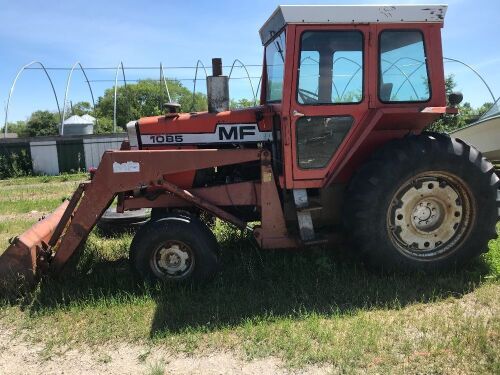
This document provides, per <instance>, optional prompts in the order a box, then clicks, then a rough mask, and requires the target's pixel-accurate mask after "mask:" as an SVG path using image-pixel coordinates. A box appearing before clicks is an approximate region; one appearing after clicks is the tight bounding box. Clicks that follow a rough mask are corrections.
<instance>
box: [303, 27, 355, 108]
mask: <svg viewBox="0 0 500 375" xmlns="http://www.w3.org/2000/svg"><path fill="white" fill-rule="evenodd" d="M298 67H299V68H298V78H299V79H298V87H297V103H299V104H304V105H318V104H346V103H347V104H348V103H359V102H360V101H361V99H362V97H363V34H362V33H361V32H359V31H306V32H304V33H303V34H302V36H301V41H300V60H299V63H298Z"/></svg>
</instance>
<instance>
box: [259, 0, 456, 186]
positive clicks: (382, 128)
mask: <svg viewBox="0 0 500 375" xmlns="http://www.w3.org/2000/svg"><path fill="white" fill-rule="evenodd" d="M446 9H447V7H446V6H444V5H432V6H421V5H394V6H380V5H367V6H364V5H362V6H337V5H307V6H294V5H287V6H279V7H278V8H277V9H276V11H275V12H274V13H273V14H272V15H271V17H270V18H269V19H268V20H267V22H266V23H265V24H264V26H262V28H261V29H260V37H261V40H262V44H263V45H264V47H265V52H264V69H263V84H262V93H261V103H262V104H267V105H270V106H272V107H273V108H274V109H275V111H276V112H278V113H279V114H280V129H279V130H280V131H281V133H282V139H283V143H282V154H283V161H284V165H285V166H286V167H285V168H284V176H283V178H284V184H285V185H286V186H287V187H289V188H297V187H302V188H311V187H323V186H325V185H327V184H329V183H331V182H332V181H340V182H341V181H345V180H346V179H347V178H349V177H350V175H349V173H348V172H347V173H346V171H348V170H350V168H346V167H348V166H349V165H351V166H353V165H355V164H356V160H361V159H363V158H364V156H365V155H368V154H369V153H371V152H372V151H373V150H374V148H375V147H377V146H379V145H381V144H382V143H384V142H387V141H388V140H390V139H391V138H396V137H401V136H402V135H403V134H404V133H408V132H415V133H419V132H420V131H421V130H422V129H423V128H424V127H425V126H426V125H427V124H429V123H430V122H431V121H432V118H436V117H437V116H439V114H440V113H442V112H444V111H445V106H446V98H445V85H444V72H443V56H442V50H441V28H442V26H443V21H444V16H445V13H446ZM436 107H438V108H440V109H436ZM361 145H363V147H362V148H363V151H362V152H361V154H360V153H357V155H354V151H355V150H356V149H358V148H360V146H361ZM353 157H354V158H353Z"/></svg>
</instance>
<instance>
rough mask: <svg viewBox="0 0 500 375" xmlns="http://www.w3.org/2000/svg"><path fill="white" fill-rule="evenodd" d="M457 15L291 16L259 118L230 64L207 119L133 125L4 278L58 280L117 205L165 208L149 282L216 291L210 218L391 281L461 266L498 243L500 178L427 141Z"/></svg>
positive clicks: (145, 239)
mask: <svg viewBox="0 0 500 375" xmlns="http://www.w3.org/2000/svg"><path fill="white" fill-rule="evenodd" d="M445 12H446V6H442V5H429V6H423V5H402V6H397V5H395V6H334V5H319V6H280V7H278V8H277V9H276V11H275V12H274V13H273V14H272V16H271V17H270V18H269V19H268V20H267V21H266V23H265V24H264V26H263V27H262V28H261V29H260V36H261V39H262V43H263V45H264V62H263V65H264V66H263V72H262V90H261V96H260V105H259V106H256V107H253V108H246V109H241V110H229V109H228V103H229V94H228V91H229V90H228V78H227V77H225V76H223V75H222V64H221V62H220V60H219V59H214V61H213V64H212V65H213V75H212V76H210V77H208V79H207V97H208V102H209V103H208V108H209V110H208V112H197V113H178V109H179V105H177V104H175V103H167V104H166V114H165V115H163V116H155V117H147V118H142V119H140V120H138V121H133V122H131V123H129V124H128V125H127V132H128V138H129V140H128V142H124V144H123V146H122V148H121V150H119V151H107V152H106V153H105V154H104V156H103V158H102V161H101V163H100V165H99V167H98V169H97V170H96V171H95V172H94V173H92V174H91V180H90V181H88V182H85V183H82V184H81V185H80V187H79V188H78V189H77V191H76V192H75V193H74V195H73V197H72V198H71V200H69V201H67V202H65V203H63V205H61V206H60V207H59V208H58V209H57V210H56V211H55V212H54V213H53V214H52V215H51V216H49V217H47V218H46V219H44V220H43V221H40V222H39V223H37V224H36V225H35V226H34V227H33V228H31V229H29V230H28V231H27V232H25V233H24V234H22V235H21V236H19V237H17V238H15V239H14V241H13V243H12V244H11V246H10V247H9V248H8V249H7V250H6V252H5V253H4V254H3V255H2V257H1V258H0V259H1V261H0V266H1V271H0V272H1V275H2V276H3V278H4V279H5V282H7V281H6V280H7V275H11V274H15V275H21V276H23V277H24V278H25V279H27V280H28V281H30V280H36V277H37V276H38V275H40V274H41V273H44V272H48V273H57V272H58V271H59V270H61V268H62V267H63V265H64V264H65V263H66V262H67V261H68V259H69V258H70V257H71V256H72V255H73V254H75V253H76V252H77V251H76V250H77V249H78V248H79V245H81V244H82V243H83V242H84V241H85V239H86V237H87V236H88V234H89V232H90V231H91V230H92V228H93V227H94V225H95V224H96V222H97V221H98V220H99V218H100V217H101V215H102V214H103V212H104V211H105V210H106V208H107V207H108V206H109V205H110V203H111V202H112V201H113V200H114V199H115V198H116V197H117V199H118V211H120V212H123V211H126V210H134V209H137V208H152V216H151V220H150V221H149V222H148V223H147V224H145V225H144V226H143V227H142V228H141V229H140V230H139V231H138V232H137V234H136V235H135V237H134V239H133V241H132V245H131V249H130V260H131V263H132V265H133V267H134V268H135V269H136V270H137V271H138V273H139V274H140V275H142V277H144V278H145V279H147V280H166V281H186V280H192V281H196V282H202V281H205V280H207V279H209V278H211V277H212V276H213V275H214V274H215V273H216V271H217V269H218V264H219V259H220V252H219V247H218V244H217V241H216V239H215V237H214V235H213V234H212V232H211V230H210V229H209V228H208V227H207V226H206V225H205V223H204V222H203V221H202V220H201V219H200V217H199V215H200V213H202V212H208V213H209V214H211V215H213V216H215V217H218V218H220V219H222V220H224V221H226V222H228V223H230V224H232V225H234V226H236V227H238V228H241V229H245V228H247V224H248V223H249V222H259V224H258V225H256V226H254V227H252V228H251V230H252V232H253V236H254V238H255V241H256V242H257V243H258V245H259V246H260V247H262V248H264V249H268V248H297V247H303V246H306V245H315V244H320V243H327V242H328V241H330V240H331V239H332V237H334V236H335V234H336V233H338V232H339V231H343V232H346V233H347V234H348V235H349V237H350V238H351V239H352V240H353V242H354V246H353V249H355V250H357V251H360V252H361V253H362V255H363V256H364V257H365V259H366V261H367V262H368V263H369V264H371V265H373V266H376V267H379V268H384V269H410V270H431V269H441V268H444V267H448V266H450V265H454V264H461V263H463V262H466V261H468V260H470V259H471V258H473V257H475V256H477V255H479V254H481V253H482V252H484V251H486V250H487V243H488V241H489V240H490V239H491V238H494V237H495V236H496V231H495V225H496V222H497V220H498V217H499V207H500V194H499V190H498V188H499V179H498V177H497V176H496V175H495V173H494V167H493V165H492V164H491V163H490V162H488V161H487V160H486V159H485V158H484V157H483V156H482V155H481V153H479V152H478V151H477V150H476V149H475V148H473V147H471V146H470V145H468V144H465V143H464V142H462V141H460V140H458V139H453V138H450V137H449V136H447V135H443V134H434V133H426V132H423V129H424V128H425V127H426V126H428V125H429V124H431V123H432V122H433V121H434V120H436V119H438V118H439V117H440V116H441V115H442V114H445V113H456V112H457V110H456V108H455V107H454V106H455V105H456V104H458V103H459V102H460V100H461V99H460V95H459V94H453V95H451V96H450V97H449V102H450V104H451V106H450V107H447V98H446V94H445V79H444V72H443V56H442V49H441V28H442V26H443V21H444V16H445Z"/></svg>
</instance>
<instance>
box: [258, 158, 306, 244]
mask: <svg viewBox="0 0 500 375" xmlns="http://www.w3.org/2000/svg"><path fill="white" fill-rule="evenodd" d="M261 155H262V156H261V187H260V191H261V201H262V203H261V204H262V207H261V218H262V220H261V225H260V226H257V227H255V229H254V233H253V234H254V237H255V239H256V240H257V242H258V243H259V245H260V246H261V247H262V248H292V247H297V246H299V241H298V240H297V239H295V238H293V237H291V236H290V235H289V232H288V229H287V227H286V223H285V217H284V215H283V207H282V205H281V201H280V197H279V194H278V188H277V186H276V181H275V178H274V173H273V170H272V166H271V153H270V152H269V151H263V152H262V154H261Z"/></svg>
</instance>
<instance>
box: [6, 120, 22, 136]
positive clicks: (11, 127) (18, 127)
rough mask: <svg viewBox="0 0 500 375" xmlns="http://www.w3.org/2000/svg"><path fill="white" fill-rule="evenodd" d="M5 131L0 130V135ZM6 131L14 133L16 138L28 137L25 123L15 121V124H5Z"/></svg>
mask: <svg viewBox="0 0 500 375" xmlns="http://www.w3.org/2000/svg"><path fill="white" fill-rule="evenodd" d="M4 131H5V127H3V128H2V130H0V132H1V133H3V132H4ZM7 131H8V132H9V133H16V134H17V135H18V137H27V136H28V131H27V128H26V121H22V120H20V121H16V122H9V123H8V124H7Z"/></svg>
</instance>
